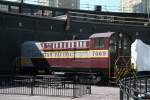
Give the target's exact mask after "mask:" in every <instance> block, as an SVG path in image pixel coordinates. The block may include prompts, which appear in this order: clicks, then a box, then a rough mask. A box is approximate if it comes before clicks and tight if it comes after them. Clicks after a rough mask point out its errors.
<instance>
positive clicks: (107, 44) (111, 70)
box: [90, 32, 131, 80]
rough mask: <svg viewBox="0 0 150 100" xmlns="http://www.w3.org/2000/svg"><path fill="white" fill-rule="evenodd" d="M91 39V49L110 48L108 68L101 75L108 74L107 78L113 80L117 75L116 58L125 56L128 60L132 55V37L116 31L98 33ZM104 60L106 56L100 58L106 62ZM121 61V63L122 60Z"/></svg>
mask: <svg viewBox="0 0 150 100" xmlns="http://www.w3.org/2000/svg"><path fill="white" fill-rule="evenodd" d="M90 41H91V42H90V49H91V50H108V52H107V53H108V59H107V62H108V63H107V70H105V71H103V72H100V73H101V74H102V75H100V76H108V77H107V78H109V80H112V77H113V78H114V77H115V70H116V66H115V63H116V60H117V59H118V58H119V57H125V60H126V61H127V60H128V59H129V57H130V47H131V39H130V37H129V36H128V35H127V34H123V33H115V32H107V33H99V34H97V33H96V34H93V35H92V36H91V37H90ZM102 60H104V58H103V59H100V61H99V63H101V62H103V63H105V61H102ZM119 63H120V64H121V63H122V62H119ZM106 80H108V79H106Z"/></svg>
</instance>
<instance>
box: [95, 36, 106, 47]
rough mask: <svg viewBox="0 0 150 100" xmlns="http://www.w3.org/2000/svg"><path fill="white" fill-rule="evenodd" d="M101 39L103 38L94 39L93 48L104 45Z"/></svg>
mask: <svg viewBox="0 0 150 100" xmlns="http://www.w3.org/2000/svg"><path fill="white" fill-rule="evenodd" d="M103 40H104V38H97V39H95V48H102V47H104V43H103Z"/></svg>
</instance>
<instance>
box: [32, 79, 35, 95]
mask: <svg viewBox="0 0 150 100" xmlns="http://www.w3.org/2000/svg"><path fill="white" fill-rule="evenodd" d="M34 82H35V76H32V77H31V95H34V91H33V89H34Z"/></svg>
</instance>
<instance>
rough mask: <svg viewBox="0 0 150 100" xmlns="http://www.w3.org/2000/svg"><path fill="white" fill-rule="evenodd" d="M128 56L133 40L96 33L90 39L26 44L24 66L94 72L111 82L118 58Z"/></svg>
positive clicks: (23, 58)
mask: <svg viewBox="0 0 150 100" xmlns="http://www.w3.org/2000/svg"><path fill="white" fill-rule="evenodd" d="M129 55H130V38H129V37H128V36H127V35H126V34H122V33H115V32H105V33H95V34H93V35H91V36H90V37H89V38H88V39H87V40H68V41H52V42H33V41H30V42H25V43H24V44H23V45H22V66H23V67H24V68H33V67H36V68H37V69H41V68H45V69H46V70H48V71H54V72H57V71H59V72H70V73H79V72H84V73H92V74H93V75H95V76H96V77H105V78H107V79H110V78H111V77H112V76H113V74H114V63H115V60H116V58H117V57H118V56H129Z"/></svg>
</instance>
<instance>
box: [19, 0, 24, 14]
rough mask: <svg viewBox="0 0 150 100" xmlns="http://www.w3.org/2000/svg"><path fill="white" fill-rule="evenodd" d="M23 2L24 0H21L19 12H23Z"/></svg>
mask: <svg viewBox="0 0 150 100" xmlns="http://www.w3.org/2000/svg"><path fill="white" fill-rule="evenodd" d="M23 3H24V2H23V0H21V1H20V5H19V13H22V8H23Z"/></svg>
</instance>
